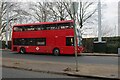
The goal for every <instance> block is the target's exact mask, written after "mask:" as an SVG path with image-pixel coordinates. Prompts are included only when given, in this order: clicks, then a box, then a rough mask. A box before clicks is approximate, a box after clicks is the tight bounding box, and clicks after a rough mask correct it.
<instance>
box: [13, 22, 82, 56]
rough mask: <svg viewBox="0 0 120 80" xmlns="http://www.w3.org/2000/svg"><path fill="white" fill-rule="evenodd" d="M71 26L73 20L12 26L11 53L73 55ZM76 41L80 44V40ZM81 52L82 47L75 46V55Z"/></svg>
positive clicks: (72, 30)
mask: <svg viewBox="0 0 120 80" xmlns="http://www.w3.org/2000/svg"><path fill="white" fill-rule="evenodd" d="M73 25H74V21H73V20H64V21H56V22H38V23H30V24H17V25H14V26H13V32H12V51H15V52H19V53H43V54H54V55H60V54H75V48H74V29H73ZM76 41H77V43H81V41H80V39H78V40H77V39H76ZM82 50H83V47H82V45H77V53H80V52H82Z"/></svg>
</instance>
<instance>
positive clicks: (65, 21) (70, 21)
mask: <svg viewBox="0 0 120 80" xmlns="http://www.w3.org/2000/svg"><path fill="white" fill-rule="evenodd" d="M73 22H74V21H73V20H63V21H56V22H38V23H29V24H16V25H14V26H17V27H20V26H31V25H47V24H61V23H73Z"/></svg>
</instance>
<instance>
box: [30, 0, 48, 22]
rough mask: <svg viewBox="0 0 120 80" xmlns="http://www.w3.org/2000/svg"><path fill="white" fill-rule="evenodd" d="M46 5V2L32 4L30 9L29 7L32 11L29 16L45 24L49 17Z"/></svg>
mask: <svg viewBox="0 0 120 80" xmlns="http://www.w3.org/2000/svg"><path fill="white" fill-rule="evenodd" d="M47 4H48V3H47V2H37V3H34V4H33V3H32V4H31V6H32V7H30V10H32V12H31V16H33V17H34V18H35V19H36V20H37V21H39V22H46V21H47V20H48V18H49V15H50V14H49V10H48V5H47Z"/></svg>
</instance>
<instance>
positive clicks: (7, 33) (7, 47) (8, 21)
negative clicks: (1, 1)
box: [6, 2, 9, 48]
mask: <svg viewBox="0 0 120 80" xmlns="http://www.w3.org/2000/svg"><path fill="white" fill-rule="evenodd" d="M8 27H9V2H7V26H6V48H8Z"/></svg>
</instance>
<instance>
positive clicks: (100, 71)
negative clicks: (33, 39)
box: [0, 58, 120, 80]
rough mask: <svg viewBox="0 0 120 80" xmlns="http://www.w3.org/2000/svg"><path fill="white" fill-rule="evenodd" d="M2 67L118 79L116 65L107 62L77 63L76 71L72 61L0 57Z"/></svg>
mask: <svg viewBox="0 0 120 80" xmlns="http://www.w3.org/2000/svg"><path fill="white" fill-rule="evenodd" d="M0 59H1V60H2V66H3V67H9V68H17V69H24V70H29V71H36V72H46V73H54V74H65V75H71V76H77V77H88V78H89V77H90V78H97V79H113V80H118V79H120V77H118V66H117V65H107V64H78V70H79V71H78V72H76V70H75V68H76V67H75V64H74V63H60V62H50V61H49V62H48V61H33V60H26V59H14V58H0Z"/></svg>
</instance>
